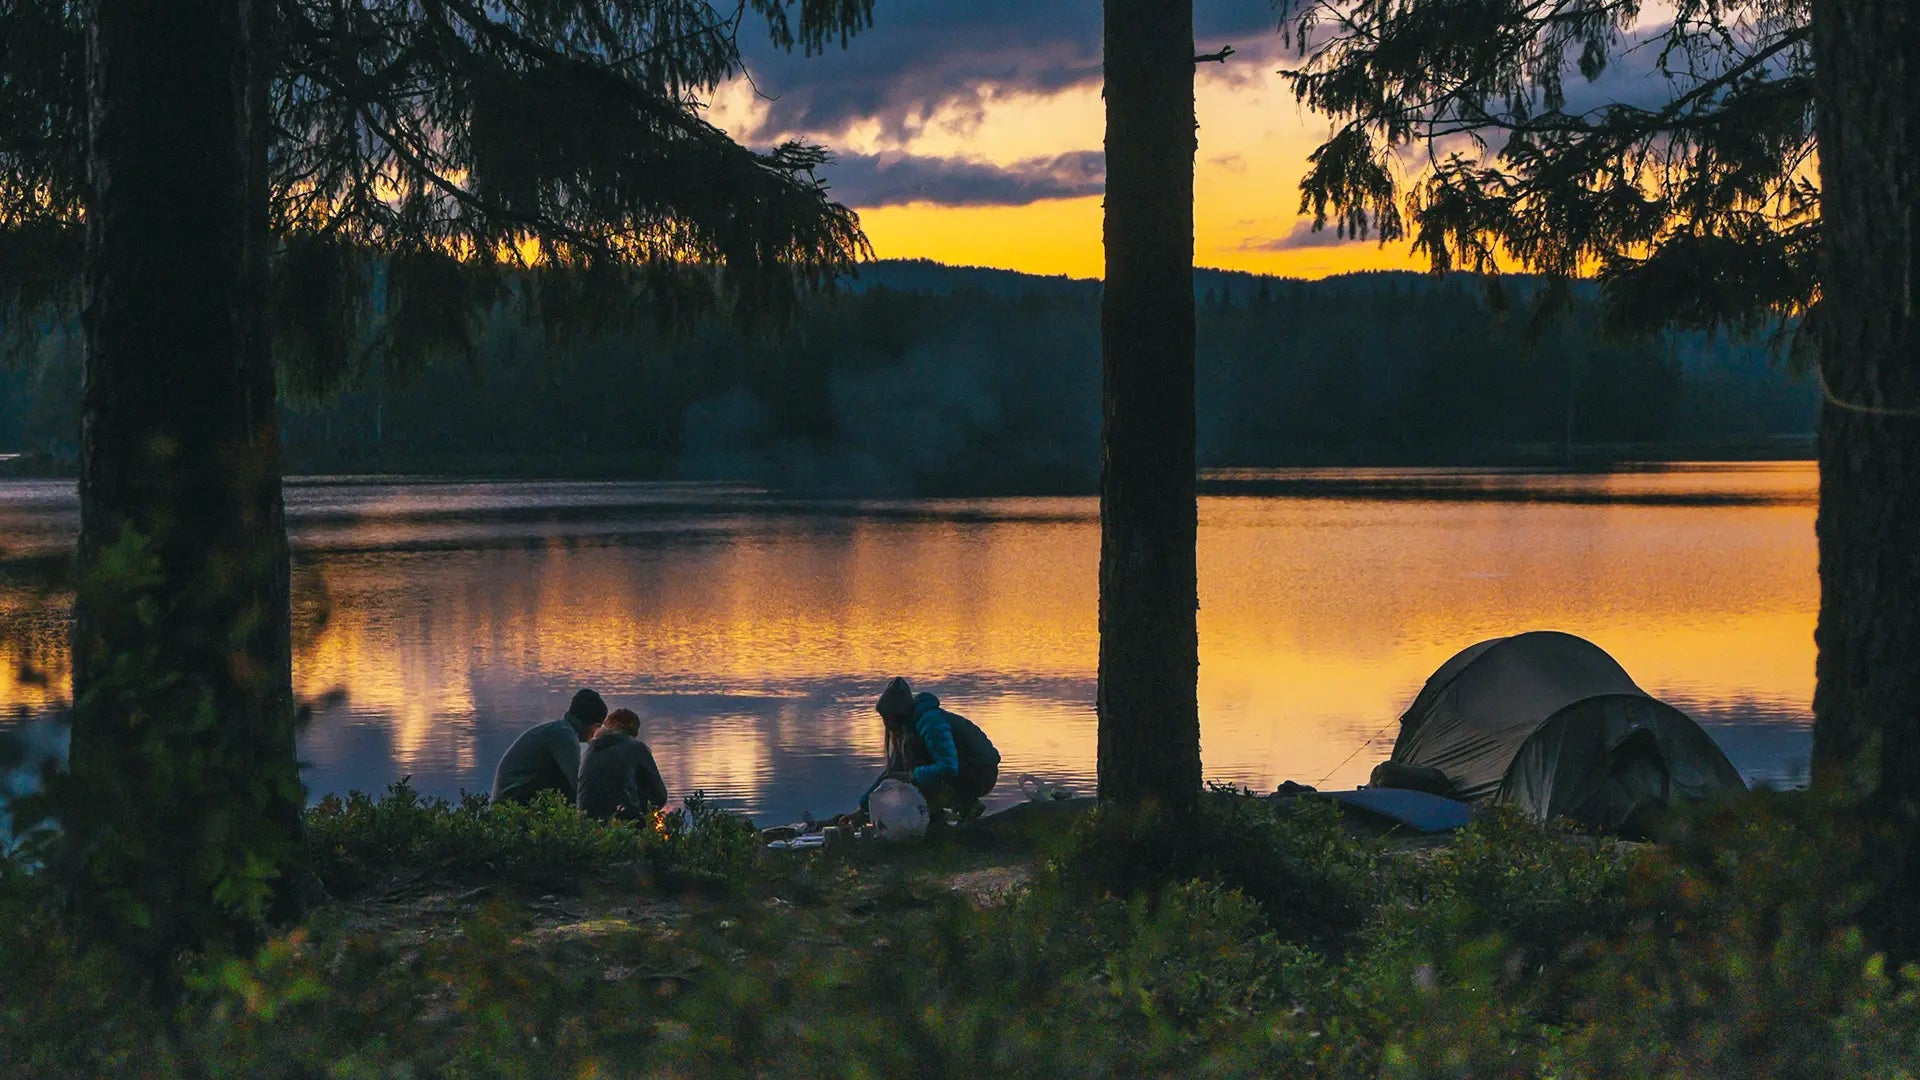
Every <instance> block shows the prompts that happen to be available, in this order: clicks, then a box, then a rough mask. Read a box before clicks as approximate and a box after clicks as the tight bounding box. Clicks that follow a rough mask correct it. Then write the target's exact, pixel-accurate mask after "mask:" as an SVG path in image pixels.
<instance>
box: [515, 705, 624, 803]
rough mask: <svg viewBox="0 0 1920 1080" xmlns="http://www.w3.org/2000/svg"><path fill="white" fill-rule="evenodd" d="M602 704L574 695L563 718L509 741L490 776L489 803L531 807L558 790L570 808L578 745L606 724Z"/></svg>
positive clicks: (574, 793) (575, 791) (577, 772)
mask: <svg viewBox="0 0 1920 1080" xmlns="http://www.w3.org/2000/svg"><path fill="white" fill-rule="evenodd" d="M606 716H607V703H606V702H604V701H602V700H600V695H599V694H596V693H594V692H593V691H591V690H582V691H580V692H579V693H577V694H575V695H573V704H571V705H569V706H567V715H565V716H563V717H561V718H560V719H558V720H554V721H552V722H550V723H545V724H541V725H540V726H539V727H536V728H529V729H527V730H526V731H523V732H521V733H520V737H519V738H517V739H515V740H513V745H512V746H510V747H508V748H507V754H506V756H505V757H503V758H501V759H500V767H499V768H498V769H496V770H495V771H494V774H493V801H494V802H496V803H502V802H514V803H526V802H532V801H533V797H534V796H535V795H538V794H540V793H541V792H543V791H557V792H559V793H560V797H561V798H563V799H565V800H566V801H567V802H569V803H571V802H573V801H574V800H575V799H576V798H577V797H578V788H577V785H578V784H579V780H580V744H581V743H583V742H586V741H587V740H588V739H589V738H591V737H592V736H593V729H594V728H595V727H597V726H599V724H600V721H602V720H604V719H606Z"/></svg>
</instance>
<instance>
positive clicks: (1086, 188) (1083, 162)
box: [821, 150, 1107, 208]
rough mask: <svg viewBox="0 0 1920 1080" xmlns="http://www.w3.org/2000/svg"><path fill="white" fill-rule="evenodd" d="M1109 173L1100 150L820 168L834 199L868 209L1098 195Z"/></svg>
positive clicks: (845, 158)
mask: <svg viewBox="0 0 1920 1080" xmlns="http://www.w3.org/2000/svg"><path fill="white" fill-rule="evenodd" d="M1106 175H1107V167H1106V157H1105V155H1104V154H1102V153H1101V152H1100V151H1098V150H1081V151H1076V152H1074V153H1070V154H1061V155H1059V156H1058V157H1050V158H1032V159H1029V160H1026V161H1019V162H1015V163H1013V164H1011V165H994V164H990V163H988V162H983V161H966V160H963V159H956V158H937V157H922V156H919V155H915V154H906V153H900V152H890V153H881V154H838V155H835V157H834V160H833V163H832V164H831V165H828V166H827V167H826V168H824V169H822V170H821V178H822V179H824V180H825V181H826V182H827V184H828V186H829V187H830V188H831V189H832V191H833V197H834V199H835V200H836V201H838V202H842V203H845V204H846V205H848V206H854V207H865V208H872V207H878V206H900V205H903V204H905V203H911V202H930V203H935V204H938V205H941V206H1025V205H1027V204H1029V203H1036V202H1040V201H1042V200H1045V199H1065V198H1073V197H1076V196H1080V195H1097V194H1099V193H1100V192H1101V191H1102V190H1103V189H1104V188H1105V186H1106Z"/></svg>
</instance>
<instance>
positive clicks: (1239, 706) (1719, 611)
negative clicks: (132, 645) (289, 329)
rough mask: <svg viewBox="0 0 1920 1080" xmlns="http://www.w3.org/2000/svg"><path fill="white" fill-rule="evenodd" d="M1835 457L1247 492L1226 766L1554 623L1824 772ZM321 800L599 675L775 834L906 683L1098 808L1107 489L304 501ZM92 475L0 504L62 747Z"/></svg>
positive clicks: (570, 490) (1362, 730)
mask: <svg viewBox="0 0 1920 1080" xmlns="http://www.w3.org/2000/svg"><path fill="white" fill-rule="evenodd" d="M1816 486H1817V479H1816V475H1815V471H1814V466H1813V465H1812V464H1811V463H1806V462H1789V463H1741V464H1681V465H1666V466H1658V467H1645V468H1641V469H1636V470H1630V471H1621V472H1613V473H1550V472H1529V471H1519V470H1449V469H1399V470H1394V469H1372V470H1339V469H1313V470H1231V471H1224V472H1216V473H1209V474H1207V476H1206V477H1205V478H1204V480H1203V490H1204V492H1205V494H1203V496H1202V498H1201V502H1200V541H1199V564H1200V600H1201V607H1200V616H1199V618H1200V713H1201V720H1202V747H1201V749H1202V755H1203V760H1204V763H1205V772H1206V775H1207V777H1208V778H1210V779H1215V780H1220V781H1228V782H1233V783H1240V784H1246V785H1250V786H1252V787H1254V788H1256V789H1261V790H1271V789H1272V788H1273V787H1274V786H1275V785H1276V784H1278V783H1279V782H1280V781H1283V780H1287V779H1292V780H1297V781H1300V782H1302V783H1308V784H1314V785H1317V786H1323V787H1327V786H1349V787H1350V786H1353V785H1356V784H1359V783H1362V782H1364V781H1365V780H1366V778H1367V774H1368V773H1369V771H1370V770H1371V769H1372V768H1373V766H1374V765H1375V764H1376V763H1377V762H1378V761H1379V760H1381V759H1382V758H1384V757H1385V756H1386V754H1387V752H1388V750H1389V749H1390V748H1391V746H1392V742H1393V736H1394V732H1395V728H1396V723H1395V722H1396V720H1397V718H1398V716H1399V714H1400V713H1401V711H1402V710H1403V709H1405V707H1406V706H1407V704H1408V703H1409V702H1410V701H1411V700H1412V698H1413V696H1414V694H1415V693H1416V692H1417V691H1418V690H1419V688H1420V685H1421V683H1422V682H1423V681H1424V680H1425V679H1426V677H1427V675H1428V674H1430V673H1431V672H1432V671H1433V669H1434V668H1436V667H1437V666H1439V664H1440V663H1441V662H1442V661H1444V660H1445V659H1446V658H1447V657H1448V656H1450V655H1451V654H1452V653H1454V652H1456V651H1457V650H1459V649H1461V648H1463V647H1465V646H1467V645H1470V644H1472V643H1473V642H1475V641H1478V640H1481V639H1483V638H1487V637H1493V636H1498V635H1503V634H1510V633H1515V632H1518V631H1522V630H1529V629H1541V628H1552V629H1559V630H1565V631H1569V632H1572V633H1576V634H1580V635H1583V636H1585V637H1588V638H1590V639H1592V640H1593V641H1595V642H1597V643H1598V644H1600V645H1601V646H1602V647H1604V648H1606V649H1607V650H1608V651H1610V652H1611V653H1612V654H1613V655H1614V656H1615V657H1616V658H1617V659H1618V660H1619V661H1620V662H1621V663H1622V664H1623V665H1624V666H1625V667H1626V669H1627V670H1628V671H1629V672H1630V673H1631V674H1632V675H1633V676H1634V678H1635V679H1636V680H1637V681H1638V682H1639V683H1640V685H1641V686H1642V687H1644V688H1645V689H1646V690H1648V691H1649V692H1651V693H1653V694H1655V695H1656V696H1659V697H1662V698H1664V699H1666V700H1667V701H1669V702H1671V703H1673V704H1675V705H1677V706H1679V707H1680V708H1681V709H1683V710H1685V711H1686V712H1688V713H1689V714H1691V715H1692V716H1693V717H1694V718H1695V719H1696V720H1698V721H1700V723H1701V724H1702V725H1703V726H1704V727H1705V728H1706V729H1707V730H1708V731H1709V732H1710V733H1712V735H1713V736H1714V738H1715V739H1716V740H1718V741H1719V742H1720V744H1721V746H1722V748H1723V749H1725V750H1726V752H1727V754H1728V756H1729V757H1730V758H1732V760H1733V762H1734V764H1735V765H1736V766H1738V767H1739V768H1740V770H1741V771H1742V773H1744V774H1745V775H1746V776H1747V777H1748V778H1749V779H1750V780H1754V781H1766V782H1770V783H1775V784H1796V783H1803V782H1804V781H1805V778H1806V774H1807V754H1808V750H1809V748H1810V742H1811V739H1810V724H1811V715H1810V712H1809V701H1810V700H1811V697H1812V693H1813V667H1814V646H1813V625H1814V617H1815V610H1816V606H1817V603H1818V595H1819V594H1818V582H1817V580H1816V559H1815V550H1814V535H1813V518H1814V509H1815V492H1816ZM287 499H288V505H289V516H290V521H291V530H292V535H293V542H294V546H295V576H294V592H295V605H296V616H295V620H296V630H295V633H296V638H297V643H296V657H295V682H296V689H297V691H298V693H299V694H300V695H301V696H302V698H303V699H306V700H308V701H311V702H314V703H315V704H316V709H315V713H314V718H313V720H312V722H311V723H310V724H309V725H308V726H307V727H306V728H305V729H304V730H303V732H302V734H301V738H300V752H301V755H302V758H303V760H304V761H305V762H306V763H307V766H306V771H305V778H306V782H307V785H308V789H309V793H310V796H311V797H313V798H318V797H319V796H320V795H322V794H324V793H327V792H343V791H346V790H349V789H356V788H357V789H362V790H369V791H372V790H378V789H381V788H384V787H386V786H387V785H388V784H390V783H391V782H393V781H394V780H395V779H397V778H399V777H401V776H411V777H412V778H413V782H414V784H415V785H416V786H417V787H418V788H420V789H421V790H423V791H426V792H429V793H433V794H441V795H448V796H451V795H453V794H455V793H457V792H459V791H460V790H462V789H465V790H470V791H484V790H486V788H487V787H488V785H489V783H490V780H491V777H492V774H493V768H494V764H495V762H496V761H497V760H498V758H499V756H500V755H501V753H502V752H503V751H505V750H506V748H507V746H508V744H509V743H511V742H512V741H513V738H514V737H515V735H516V734H518V733H519V731H520V730H521V729H523V728H525V727H527V726H529V725H532V724H535V723H539V722H541V721H544V720H548V719H552V718H554V717H557V716H558V715H559V714H560V713H561V712H562V711H563V710H564V709H565V707H566V703H567V700H568V698H569V696H570V695H571V694H572V692H573V690H574V689H575V688H576V687H578V686H591V687H595V688H597V689H598V690H599V691H600V692H601V693H602V694H603V695H604V696H605V697H606V699H607V701H608V702H609V703H610V704H611V705H612V706H614V707H619V706H623V705H624V706H628V707H631V708H633V709H634V710H635V711H636V712H638V713H639V714H640V715H641V716H642V717H643V718H644V722H645V725H646V726H645V736H646V738H647V740H648V742H649V743H650V744H651V745H652V747H653V750H654V754H655V756H656V757H657V759H658V760H659V763H660V766H661V769H662V772H663V773H664V774H665V776H666V779H667V784H668V786H669V788H670V789H671V790H672V791H673V792H674V794H675V795H676V796H677V795H680V794H683V793H685V792H688V791H691V790H693V789H696V788H698V789H704V790H705V791H706V792H707V793H708V794H709V795H711V796H713V797H714V798H715V799H716V800H717V801H718V802H720V803H722V804H723V805H726V806H729V807H733V808H737V809H739V810H742V811H745V812H747V813H750V814H752V815H754V816H755V817H756V818H758V819H761V820H762V821H763V822H768V823H770V822H781V821H788V820H793V819H796V818H797V817H799V816H800V815H801V814H802V813H804V812H808V811H811V812H813V813H815V814H820V815H825V814H830V813H835V812H838V811H841V810H845V809H849V808H850V807H851V806H852V805H853V803H854V801H855V799H856V798H857V797H858V795H859V793H860V791H861V790H863V789H864V787H865V786H866V784H867V782H868V781H870V780H871V778H872V777H873V776H874V775H875V774H876V773H877V772H878V770H879V767H880V765H879V763H880V759H881V732H880V725H879V720H878V718H877V717H876V716H875V714H874V712H873V709H872V701H873V698H874V696H875V695H877V694H878V693H879V691H880V688H881V686H882V685H883V684H884V683H885V681H886V679H887V677H888V676H891V675H894V674H902V675H906V676H907V677H909V678H910V679H912V680H913V682H914V685H915V687H916V689H925V690H932V691H934V692H935V693H937V694H939V695H940V697H941V699H942V701H943V703H945V704H946V705H948V706H949V707H951V708H953V709H955V710H957V711H959V712H962V713H965V714H966V715H968V716H970V717H972V718H973V719H974V720H975V721H976V722H978V723H979V724H980V725H981V727H983V728H984V729H986V731H987V732H988V733H989V734H990V735H991V736H992V738H993V739H994V741H995V742H996V743H997V744H998V745H999V747H1000V749H1001V752H1002V754H1003V756H1004V763H1003V765H1002V771H1001V778H1002V779H1001V787H1000V789H999V790H998V791H997V792H996V793H995V796H994V799H993V800H991V802H992V803H993V804H1004V803H1006V802H1009V801H1012V800H1015V799H1017V798H1019V793H1018V791H1017V790H1016V786H1015V785H1016V781H1017V779H1018V778H1019V777H1020V776H1021V775H1022V774H1023V773H1032V774H1035V775H1036V776H1040V777H1043V778H1046V779H1049V780H1058V781H1066V782H1069V783H1072V784H1075V785H1077V786H1078V787H1079V788H1080V789H1081V790H1083V791H1085V792H1087V793H1091V790H1092V774H1093V756H1094V745H1095V739H1094V735H1095V718H1094V711H1093V700H1094V683H1095V664H1096V658H1097V655H1098V652H1097V640H1096V638H1097V635H1096V626H1095V613H1096V610H1097V595H1096V593H1097V590H1096V585H1097V568H1098V562H1099V536H1100V533H1099V521H1098V501H1097V500H1096V499H1093V498H996V499H951V500H950V499H921V500H885V501H863V500H846V501H836V500H821V499H798V498H787V497H783V496H781V495H779V494H777V493H772V492H767V491H761V490H756V489H749V488H740V487H728V486H722V485H694V484H664V483H626V482H619V483H613V482H609V483H598V482H594V483H588V482H513V483H494V482H473V481H444V480H434V479H408V478H398V479H396V478H378V479H369V478H354V477H318V478H308V479H302V480H297V481H292V482H290V483H289V484H288V488H287ZM78 521H79V512H78V503H77V499H76V498H75V495H74V492H73V488H72V485H71V484H70V483H60V482H4V483H0V545H4V548H0V726H15V727H24V728H27V729H30V730H32V731H35V732H40V733H46V732H49V731H52V730H54V726H53V725H51V724H49V723H48V722H47V721H48V720H49V718H50V717H54V716H57V714H58V712H59V710H60V709H61V708H62V706H63V704H64V695H65V692H66V681H67V658H66V642H65V637H66V632H67V626H66V621H67V614H66V606H67V604H68V603H69V602H70V598H69V597H68V596H66V595H65V594H63V593H60V592H58V591H56V590H53V589H50V588H49V587H47V586H46V585H45V584H44V583H43V579H44V578H45V576H46V571H45V567H46V565H47V564H48V562H49V561H50V560H57V559H58V558H59V556H60V554H61V553H62V552H63V551H64V550H65V549H66V547H67V546H68V545H70V544H71V542H72V539H73V535H74V533H75V531H76V530H77V528H78Z"/></svg>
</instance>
